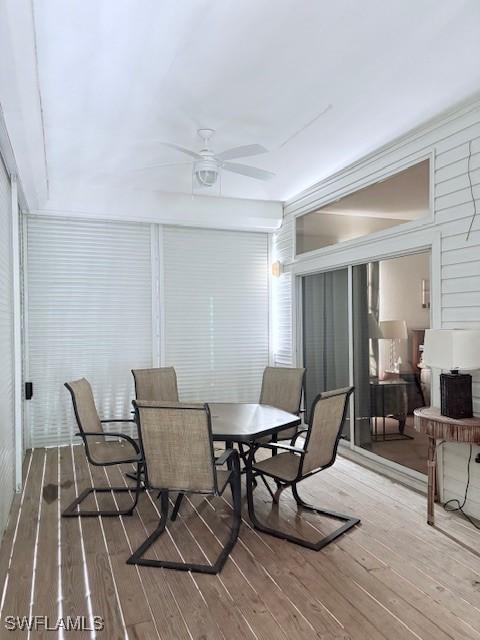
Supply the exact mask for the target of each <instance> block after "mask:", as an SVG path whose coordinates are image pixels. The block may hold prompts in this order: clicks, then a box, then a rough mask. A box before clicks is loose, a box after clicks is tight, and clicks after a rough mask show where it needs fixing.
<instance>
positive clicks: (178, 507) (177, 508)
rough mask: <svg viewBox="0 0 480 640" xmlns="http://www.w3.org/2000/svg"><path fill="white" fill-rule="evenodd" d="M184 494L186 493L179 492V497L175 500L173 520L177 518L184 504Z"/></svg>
mask: <svg viewBox="0 0 480 640" xmlns="http://www.w3.org/2000/svg"><path fill="white" fill-rule="evenodd" d="M184 495H185V494H184V493H179V494H178V496H177V499H176V500H175V505H174V507H173V511H172V516H171V518H170V519H171V520H176V519H177V516H178V511H179V509H180V505H181V504H182V501H183V496H184Z"/></svg>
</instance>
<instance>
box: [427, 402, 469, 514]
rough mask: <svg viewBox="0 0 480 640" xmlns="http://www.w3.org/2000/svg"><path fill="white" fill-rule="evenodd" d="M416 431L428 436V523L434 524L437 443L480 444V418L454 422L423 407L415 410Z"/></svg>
mask: <svg viewBox="0 0 480 640" xmlns="http://www.w3.org/2000/svg"><path fill="white" fill-rule="evenodd" d="M414 416H415V429H416V430H417V431H419V432H420V433H424V434H425V435H426V436H428V462H427V469H428V492H427V522H428V524H431V525H433V524H434V503H435V496H436V490H437V457H436V442H437V440H444V441H445V442H468V443H470V444H480V418H466V419H464V420H454V419H453V418H447V416H442V414H441V413H440V409H437V408H435V407H422V408H421V409H415V411H414Z"/></svg>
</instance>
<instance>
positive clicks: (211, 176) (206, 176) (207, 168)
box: [195, 158, 218, 187]
mask: <svg viewBox="0 0 480 640" xmlns="http://www.w3.org/2000/svg"><path fill="white" fill-rule="evenodd" d="M195 177H196V179H197V181H198V183H199V184H200V185H201V186H202V187H212V186H213V185H214V184H215V183H216V181H217V177H218V166H217V164H216V162H215V161H214V160H212V159H211V158H204V160H202V161H201V162H197V163H196V164H195Z"/></svg>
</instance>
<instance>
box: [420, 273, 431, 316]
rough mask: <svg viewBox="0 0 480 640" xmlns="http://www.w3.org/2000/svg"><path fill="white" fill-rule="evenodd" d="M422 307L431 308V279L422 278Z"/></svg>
mask: <svg viewBox="0 0 480 640" xmlns="http://www.w3.org/2000/svg"><path fill="white" fill-rule="evenodd" d="M422 308H423V309H430V280H425V278H424V279H423V280H422Z"/></svg>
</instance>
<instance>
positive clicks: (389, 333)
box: [380, 320, 408, 373]
mask: <svg viewBox="0 0 480 640" xmlns="http://www.w3.org/2000/svg"><path fill="white" fill-rule="evenodd" d="M380 333H381V335H382V338H385V339H386V340H390V341H391V342H390V365H389V366H390V370H391V371H394V372H395V373H399V371H400V364H401V362H402V361H401V358H398V360H397V358H396V344H397V341H398V340H408V330H407V323H406V322H405V320H382V321H381V322H380Z"/></svg>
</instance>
